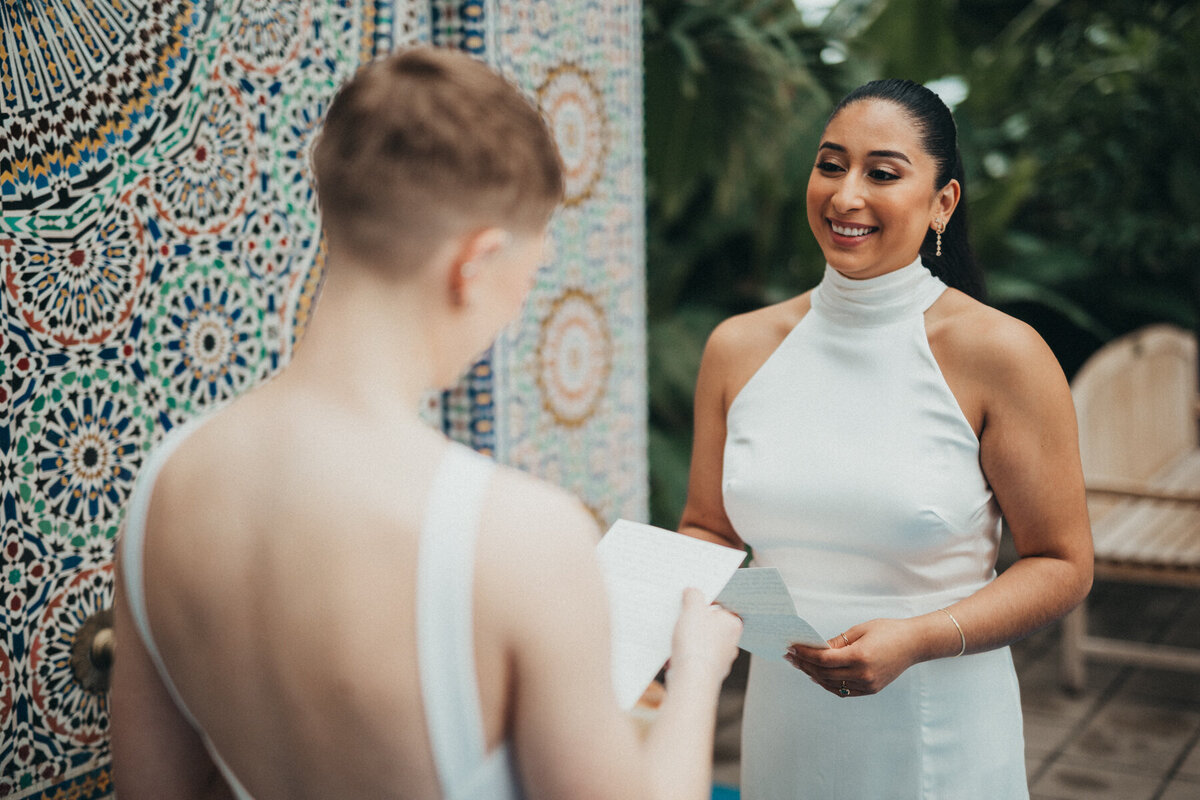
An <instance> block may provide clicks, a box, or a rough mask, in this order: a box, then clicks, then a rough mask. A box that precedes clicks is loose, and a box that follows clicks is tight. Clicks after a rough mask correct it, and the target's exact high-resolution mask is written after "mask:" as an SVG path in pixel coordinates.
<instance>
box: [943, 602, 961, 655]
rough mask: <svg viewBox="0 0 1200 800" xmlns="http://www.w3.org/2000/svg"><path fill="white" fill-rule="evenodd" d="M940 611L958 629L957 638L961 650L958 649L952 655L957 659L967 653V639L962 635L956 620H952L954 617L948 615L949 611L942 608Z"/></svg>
mask: <svg viewBox="0 0 1200 800" xmlns="http://www.w3.org/2000/svg"><path fill="white" fill-rule="evenodd" d="M942 611H945V612H946V616H947V617H949V618H950V621H951V622H953V623H954V627H956V628H958V638H959V640H960V641H962V649H960V650H959V651H958V652H957V653H955V654H954V657H955V658H958V657H959V656H961V655H962V654H963V653H965V652H967V637H966V636H965V635H964V634H963V629H962V625H959V624H958V620H956V619H955V618H954V615H953V614H951V613H950V609H948V608H943V609H942Z"/></svg>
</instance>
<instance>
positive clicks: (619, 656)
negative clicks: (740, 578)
mask: <svg viewBox="0 0 1200 800" xmlns="http://www.w3.org/2000/svg"><path fill="white" fill-rule="evenodd" d="M596 554H597V556H598V557H599V559H600V567H601V569H602V571H603V573H604V583H605V588H606V589H607V591H608V600H609V609H610V611H611V616H612V643H613V646H612V661H613V686H614V688H615V689H616V693H617V702H618V703H619V704H620V706H621V707H622V708H625V709H630V708H632V707H633V705H634V704H635V703H636V702H637V699H638V698H639V697H641V695H642V692H643V691H645V689H646V686H647V685H649V683H650V681H652V680H654V676H655V675H656V674H658V671H659V670H660V669H662V666H663V664H664V663H666V660H667V658H668V657H669V656H670V655H671V636H672V634H673V633H674V630H675V623H676V621H677V620H678V619H679V613H680V608H681V606H680V604H681V601H682V598H683V590H684V589H686V588H688V587H695V588H696V589H699V590H700V592H701V594H703V595H704V600H705V602H711V601H712V599H713V598H714V597H716V595H717V592H719V591H720V590H721V587H722V586H724V585H725V583H726V581H727V580H728V579H729V576H730V575H732V574H733V573H734V572H735V571H736V570H737V568H738V565H739V564H741V563H742V560H743V559H744V558H745V556H746V554H745V553H743V552H742V551H741V550H734V549H732V548H729V547H721V546H720V545H715V544H711V543H709V542H702V541H700V540H699V539H692V538H690V537H687V536H682V535H680V534H678V533H674V532H672V531H667V530H663V529H662V528H655V527H653V526H651V525H643V524H640V523H637V522H630V521H629V520H618V521H617V522H616V523H615V524H614V525H613V526H612V528H610V529H609V531H608V533H606V534H605V535H604V538H603V539H601V540H600V544H599V545H597V547H596Z"/></svg>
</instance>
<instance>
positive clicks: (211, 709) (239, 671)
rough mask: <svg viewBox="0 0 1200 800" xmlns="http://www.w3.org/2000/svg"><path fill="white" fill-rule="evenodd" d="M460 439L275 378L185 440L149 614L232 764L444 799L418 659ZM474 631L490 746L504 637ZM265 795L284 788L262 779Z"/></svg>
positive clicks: (151, 576) (302, 787)
mask: <svg viewBox="0 0 1200 800" xmlns="http://www.w3.org/2000/svg"><path fill="white" fill-rule="evenodd" d="M446 447H447V444H446V442H445V441H444V440H443V439H441V437H439V436H438V435H436V434H435V433H433V432H432V431H430V430H428V429H426V428H424V427H423V426H421V425H420V424H419V423H416V422H393V423H391V424H390V426H389V423H388V422H387V421H382V422H380V421H377V420H376V421H373V420H368V419H364V418H363V417H362V416H354V415H351V414H348V413H347V412H346V411H344V410H340V409H337V408H335V407H333V406H330V405H328V404H323V403H321V402H320V400H319V399H318V398H317V397H315V396H312V395H306V394H305V393H304V392H303V391H296V388H295V387H292V388H291V389H290V390H288V391H284V390H283V388H282V387H281V386H279V385H275V384H268V385H267V386H265V387H263V388H262V389H260V390H258V391H256V392H254V393H251V394H250V395H248V396H247V397H245V398H243V399H242V400H240V401H238V402H237V403H235V404H233V405H232V406H231V407H229V408H228V409H226V410H225V411H223V412H221V413H219V414H217V415H216V416H215V417H214V418H213V419H211V420H210V421H208V422H207V423H205V424H204V425H203V426H202V427H201V428H200V429H199V430H197V431H196V432H194V433H193V434H192V435H191V436H190V437H189V438H188V439H187V440H186V441H185V442H183V443H182V444H181V446H180V448H179V450H178V451H177V452H176V454H175V456H174V457H173V458H172V459H171V461H170V462H169V463H168V465H167V466H166V467H165V468H164V470H163V472H162V473H161V475H160V477H159V480H158V483H157V486H156V488H155V492H154V501H153V504H152V506H151V511H150V516H149V519H148V523H147V544H146V552H145V558H146V575H147V585H146V595H147V605H148V608H149V616H150V623H151V627H152V629H153V631H154V636H155V640H156V642H157V644H158V646H159V648H160V650H161V652H162V655H163V660H164V662H165V664H166V666H167V669H168V672H169V673H170V675H171V677H172V679H173V681H174V682H175V684H176V686H177V688H178V689H179V692H180V694H181V695H182V697H183V698H184V701H185V702H186V704H187V705H188V707H189V709H190V710H191V711H192V713H193V714H194V716H195V717H196V718H197V720H198V722H199V723H200V725H201V726H202V727H203V728H204V730H205V731H206V733H207V734H208V735H209V737H210V738H211V739H212V741H213V744H214V746H215V749H216V750H217V752H218V753H220V754H221V756H222V758H223V759H224V760H225V761H226V762H227V764H228V765H229V767H230V768H231V769H232V771H233V772H234V773H235V774H236V775H237V776H238V777H239V778H240V779H241V780H242V782H243V783H245V784H246V785H247V786H248V787H250V788H251V790H252V791H254V790H255V787H272V788H273V791H276V792H277V795H275V796H279V797H293V798H295V797H332V796H338V795H340V794H349V795H355V796H378V797H384V796H391V795H393V794H395V793H396V792H398V791H400V790H401V789H402V791H403V794H404V796H406V797H428V798H434V797H439V796H440V790H439V787H438V782H437V777H436V770H435V768H434V766H433V760H432V755H431V752H430V747H429V742H428V738H427V734H426V721H425V716H424V710H423V708H422V704H421V700H420V698H421V689H420V682H419V677H418V665H417V657H416V653H417V647H416V641H417V631H416V624H415V597H416V595H415V586H416V564H417V545H418V540H419V534H420V531H421V526H422V522H423V520H424V515H425V510H426V507H427V499H428V496H429V491H430V485H431V481H432V475H433V472H434V469H435V468H436V466H437V464H438V463H439V460H440V459H441V458H442V457H443V456H444V451H445V448H446ZM487 627H488V626H486V625H477V628H476V655H477V663H482V664H488V665H490V666H489V668H488V669H487V670H485V671H483V672H482V673H479V671H478V670H477V674H478V675H479V678H480V681H479V689H480V695H481V705H482V708H483V709H484V715H483V716H484V726H485V731H486V740H487V743H488V749H489V750H490V749H492V747H494V746H495V745H496V743H497V742H499V741H500V740H501V739H502V738H503V737H504V734H505V731H504V719H505V716H506V708H505V702H506V700H505V687H506V685H507V682H508V676H507V669H506V666H505V665H506V663H507V660H506V659H505V658H503V657H502V651H503V646H502V645H501V643H500V642H499V641H498V639H499V637H498V635H497V633H496V632H495V631H494V630H489V629H487ZM256 796H259V797H270V796H272V795H270V794H267V793H264V792H261V791H256Z"/></svg>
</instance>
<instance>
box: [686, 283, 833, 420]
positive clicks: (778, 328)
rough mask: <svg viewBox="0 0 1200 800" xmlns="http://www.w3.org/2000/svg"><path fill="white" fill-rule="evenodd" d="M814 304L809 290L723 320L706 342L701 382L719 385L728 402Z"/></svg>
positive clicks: (714, 385) (712, 385)
mask: <svg viewBox="0 0 1200 800" xmlns="http://www.w3.org/2000/svg"><path fill="white" fill-rule="evenodd" d="M811 308H812V293H811V292H805V293H804V294H801V295H798V296H796V297H793V298H791V299H789V300H785V301H783V302H782V303H775V304H774V305H769V306H764V307H763V308H760V309H756V310H754V311H749V312H746V313H744V314H738V315H736V316H733V317H730V318H729V319H727V320H725V321H724V322H722V323H721V324H720V325H718V326H717V327H716V328H715V329H714V330H713V332H712V334H710V335H709V338H708V344H707V345H705V348H704V359H703V361H702V363H701V365H700V381H701V384H702V385H703V386H707V387H713V388H717V387H719V389H720V392H721V396H722V397H723V398H724V402H725V404H726V405H727V404H728V403H729V402H731V401H732V399H733V398H734V397H735V396H737V394H738V392H739V391H741V389H742V387H743V386H745V385H746V383H747V381H749V380H750V378H751V377H752V376H753V375H754V373H755V372H757V371H758V368H759V367H761V366H762V365H763V363H765V362H766V360H767V359H768V358H769V357H770V356H771V353H773V352H775V349H776V348H778V347H779V345H780V344H781V343H782V342H783V340H784V339H785V338H787V335H788V334H789V333H790V332H791V331H792V329H793V328H795V327H796V326H797V325H798V324H799V323H800V320H802V319H803V318H804V316H805V314H807V313H808V312H809V310H810V309H811ZM698 391H699V389H698Z"/></svg>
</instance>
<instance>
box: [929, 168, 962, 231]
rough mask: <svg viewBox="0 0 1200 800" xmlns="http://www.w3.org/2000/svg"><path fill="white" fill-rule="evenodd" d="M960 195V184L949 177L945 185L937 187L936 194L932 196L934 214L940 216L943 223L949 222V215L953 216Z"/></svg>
mask: <svg viewBox="0 0 1200 800" xmlns="http://www.w3.org/2000/svg"><path fill="white" fill-rule="evenodd" d="M961 197H962V186H960V185H959V183H958V181H956V180H955V179H953V178H951V179H950V180H949V181H948V182H947V183H946V185H945V186H943V187H942V188H941V189H938V191H937V195H935V196H934V198H933V214H934V216H935V217H941V218H942V223H943V224H949V223H950V217H951V216H953V214H954V209H956V208H958V201H959V199H960V198H961Z"/></svg>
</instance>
